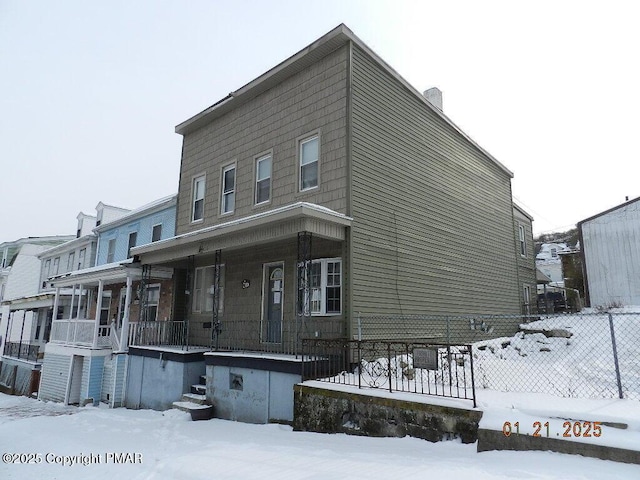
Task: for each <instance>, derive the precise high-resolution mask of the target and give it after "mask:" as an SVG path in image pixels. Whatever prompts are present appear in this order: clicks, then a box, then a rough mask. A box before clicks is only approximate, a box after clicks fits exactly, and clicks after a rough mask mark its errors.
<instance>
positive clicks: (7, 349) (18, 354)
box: [3, 342, 40, 362]
mask: <svg viewBox="0 0 640 480" xmlns="http://www.w3.org/2000/svg"><path fill="white" fill-rule="evenodd" d="M39 352H40V345H31V344H29V343H25V342H5V343H4V350H3V354H4V355H5V356H7V357H12V358H17V359H19V360H27V361H29V362H37V361H38V353H39Z"/></svg>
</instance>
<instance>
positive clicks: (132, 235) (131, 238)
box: [127, 232, 138, 258]
mask: <svg viewBox="0 0 640 480" xmlns="http://www.w3.org/2000/svg"><path fill="white" fill-rule="evenodd" d="M137 240H138V232H131V233H130V234H129V245H128V246H127V258H131V249H132V248H133V247H135V246H136V241H137Z"/></svg>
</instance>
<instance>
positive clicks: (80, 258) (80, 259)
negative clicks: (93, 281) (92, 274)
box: [78, 248, 87, 270]
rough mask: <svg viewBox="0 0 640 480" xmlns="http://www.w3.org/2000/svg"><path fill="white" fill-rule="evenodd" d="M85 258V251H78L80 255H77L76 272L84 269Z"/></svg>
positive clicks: (84, 249)
mask: <svg viewBox="0 0 640 480" xmlns="http://www.w3.org/2000/svg"><path fill="white" fill-rule="evenodd" d="M86 256H87V249H86V248H83V249H81V250H80V254H79V255H78V270H80V269H81V268H83V267H84V257H86Z"/></svg>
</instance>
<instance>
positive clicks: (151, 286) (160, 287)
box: [118, 283, 162, 322]
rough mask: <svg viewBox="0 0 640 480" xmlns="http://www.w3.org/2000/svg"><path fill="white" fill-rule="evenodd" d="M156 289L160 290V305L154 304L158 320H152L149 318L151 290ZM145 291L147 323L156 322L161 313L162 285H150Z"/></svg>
mask: <svg viewBox="0 0 640 480" xmlns="http://www.w3.org/2000/svg"><path fill="white" fill-rule="evenodd" d="M155 288H157V289H158V303H154V304H153V305H155V307H156V318H154V319H153V320H150V319H149V316H148V314H149V290H150V289H155ZM145 290H146V293H145V294H146V295H147V298H146V301H145V307H146V309H147V315H146V321H147V322H156V321H157V320H158V314H159V313H160V292H161V291H162V285H161V284H160V283H150V284H149V285H147V287H146V289H145ZM118 301H120V300H118Z"/></svg>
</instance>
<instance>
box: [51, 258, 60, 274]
mask: <svg viewBox="0 0 640 480" xmlns="http://www.w3.org/2000/svg"><path fill="white" fill-rule="evenodd" d="M59 270H60V257H56V258H54V259H53V273H52V275H57V274H58V271H59Z"/></svg>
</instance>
